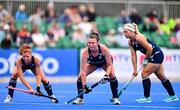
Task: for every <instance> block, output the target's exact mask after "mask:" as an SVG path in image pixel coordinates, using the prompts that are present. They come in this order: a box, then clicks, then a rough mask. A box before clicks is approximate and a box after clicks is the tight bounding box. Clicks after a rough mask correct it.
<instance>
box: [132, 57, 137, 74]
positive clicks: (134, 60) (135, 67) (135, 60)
mask: <svg viewBox="0 0 180 110" xmlns="http://www.w3.org/2000/svg"><path fill="white" fill-rule="evenodd" d="M131 60H132V64H133V70H134V72H136V71H137V56H132V57H131Z"/></svg>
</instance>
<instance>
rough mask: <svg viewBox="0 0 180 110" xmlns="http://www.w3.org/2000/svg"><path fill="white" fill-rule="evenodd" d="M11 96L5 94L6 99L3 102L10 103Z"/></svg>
mask: <svg viewBox="0 0 180 110" xmlns="http://www.w3.org/2000/svg"><path fill="white" fill-rule="evenodd" d="M12 99H13V98H12V97H11V96H10V95H7V97H6V99H5V100H4V103H12Z"/></svg>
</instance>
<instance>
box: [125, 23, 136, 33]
mask: <svg viewBox="0 0 180 110" xmlns="http://www.w3.org/2000/svg"><path fill="white" fill-rule="evenodd" d="M124 29H127V30H130V31H132V32H135V26H134V25H133V24H130V23H128V24H125V25H124Z"/></svg>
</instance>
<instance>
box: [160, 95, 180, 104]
mask: <svg viewBox="0 0 180 110" xmlns="http://www.w3.org/2000/svg"><path fill="white" fill-rule="evenodd" d="M177 100H179V99H178V97H177V96H176V95H174V96H169V97H168V98H167V99H164V100H163V102H175V101H177Z"/></svg>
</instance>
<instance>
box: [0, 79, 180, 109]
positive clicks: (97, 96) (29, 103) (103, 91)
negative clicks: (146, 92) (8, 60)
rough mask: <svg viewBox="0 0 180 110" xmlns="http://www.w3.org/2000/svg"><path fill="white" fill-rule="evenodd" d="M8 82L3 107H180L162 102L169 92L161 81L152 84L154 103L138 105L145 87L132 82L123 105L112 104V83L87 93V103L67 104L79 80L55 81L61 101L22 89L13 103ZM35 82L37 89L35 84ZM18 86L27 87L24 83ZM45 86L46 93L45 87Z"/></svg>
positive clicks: (0, 94)
mask: <svg viewBox="0 0 180 110" xmlns="http://www.w3.org/2000/svg"><path fill="white" fill-rule="evenodd" d="M172 84H173V87H174V90H175V92H176V94H177V96H178V97H180V89H179V88H180V83H177V82H176V83H175V82H173V83H172ZM6 85H7V84H1V83H0V110H119V109H121V110H144V109H146V110H156V109H157V110H180V101H177V102H174V103H165V102H162V100H163V99H164V98H166V97H167V92H166V91H165V89H164V88H163V87H162V85H161V83H152V85H151V97H152V103H148V104H138V103H136V102H135V101H134V100H135V99H136V98H139V97H141V96H143V93H142V91H143V89H142V85H141V83H132V84H131V85H130V86H129V87H128V88H127V90H126V91H125V92H124V93H123V94H122V96H121V97H120V100H121V103H122V104H121V105H112V103H111V102H110V101H109V99H110V98H111V91H110V87H109V84H104V85H98V86H97V87H96V88H94V89H93V91H92V92H91V93H89V94H87V95H85V104H83V105H71V104H68V105H66V104H64V103H65V102H66V101H68V100H70V99H72V98H73V97H74V96H76V95H77V93H76V84H75V83H71V84H69V83H63V84H52V85H53V91H54V94H55V95H56V97H57V98H58V99H59V101H60V102H59V103H58V104H53V103H51V102H50V100H49V99H47V98H43V97H37V96H33V95H30V94H26V93H22V92H19V91H15V94H14V99H13V103H11V104H4V103H3V100H4V99H5V97H6V94H7V89H6V88H5V86H6ZM31 85H32V86H33V88H36V87H35V84H31ZM89 85H91V84H89ZM123 85H124V83H120V84H119V90H120V89H121V88H122V86H123ZM17 87H18V88H22V89H25V87H24V86H23V85H22V84H20V83H18V85H17ZM41 88H42V91H43V92H44V93H45V91H44V89H43V87H41Z"/></svg>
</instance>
